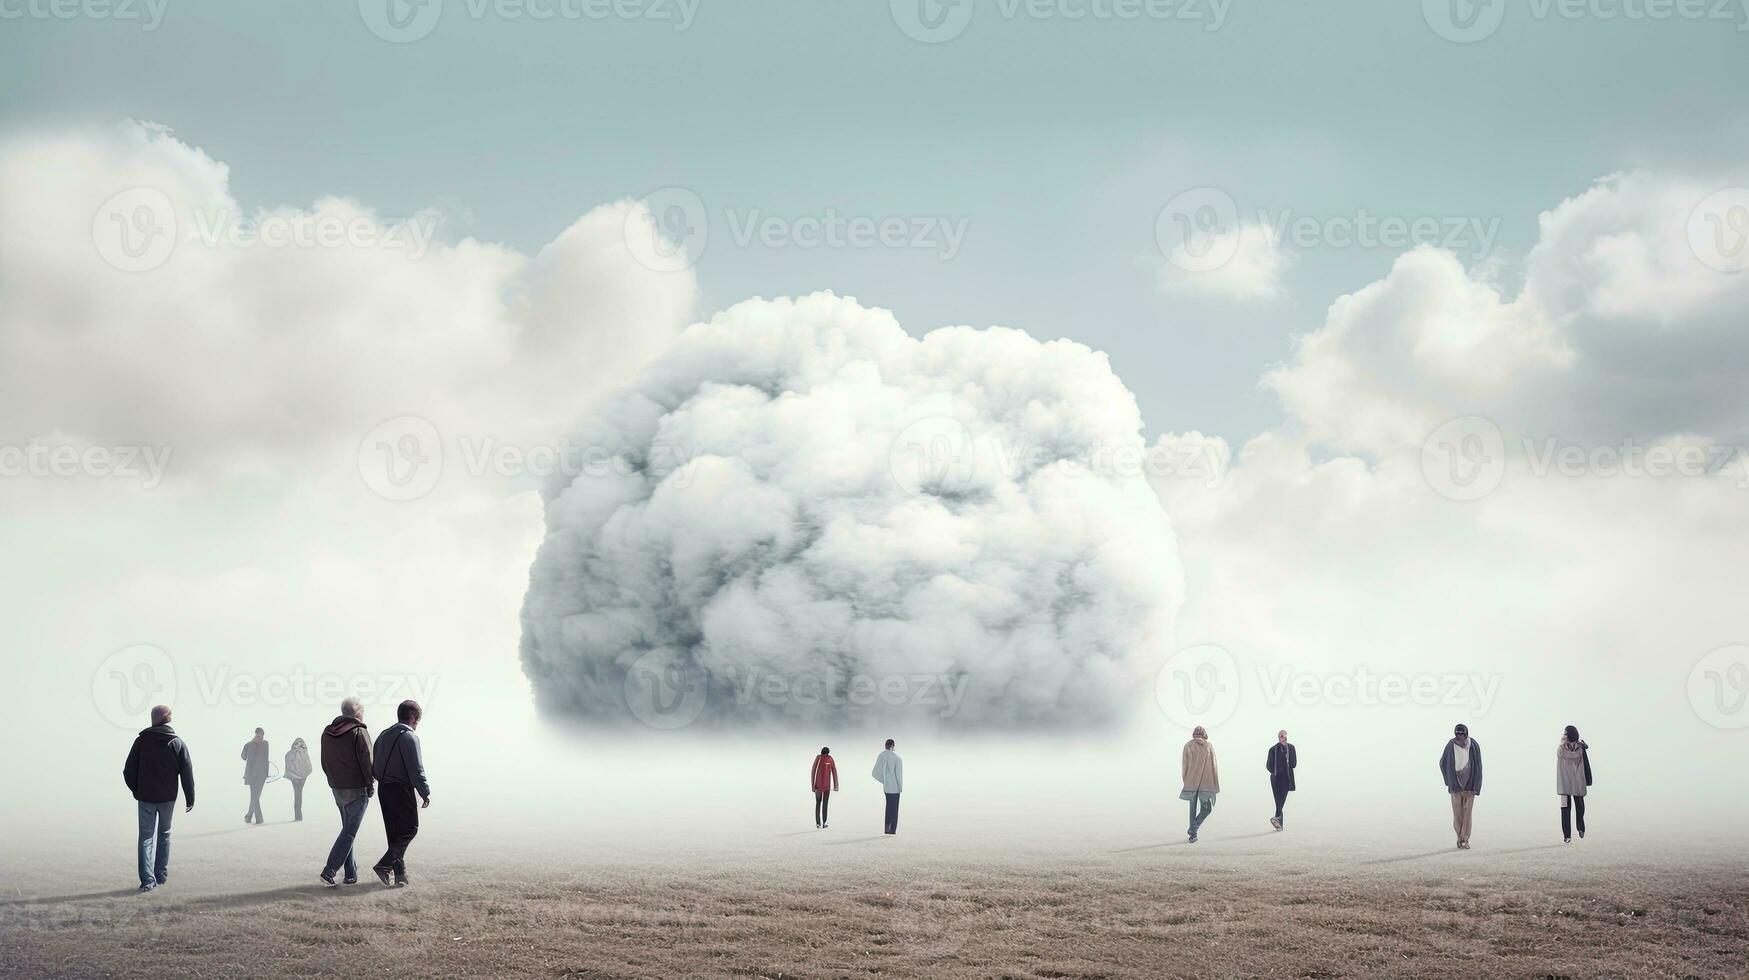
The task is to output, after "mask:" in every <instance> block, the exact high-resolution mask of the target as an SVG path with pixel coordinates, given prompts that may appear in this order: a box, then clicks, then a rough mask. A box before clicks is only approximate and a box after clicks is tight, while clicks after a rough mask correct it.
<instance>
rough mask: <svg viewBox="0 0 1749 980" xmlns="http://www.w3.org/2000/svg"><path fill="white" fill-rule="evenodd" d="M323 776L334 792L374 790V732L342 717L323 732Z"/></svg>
mask: <svg viewBox="0 0 1749 980" xmlns="http://www.w3.org/2000/svg"><path fill="white" fill-rule="evenodd" d="M322 774H323V775H324V776H327V777H328V786H329V787H330V788H331V789H370V788H371V775H370V729H368V728H366V727H364V722H362V721H359V720H358V719H357V718H348V717H346V716H345V715H341V716H340V717H338V718H335V719H334V721H333V722H332V723H331V724H329V725H328V727H327V728H324V729H322Z"/></svg>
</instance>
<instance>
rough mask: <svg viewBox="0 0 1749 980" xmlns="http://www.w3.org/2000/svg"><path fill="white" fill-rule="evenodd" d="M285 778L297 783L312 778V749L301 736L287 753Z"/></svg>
mask: <svg viewBox="0 0 1749 980" xmlns="http://www.w3.org/2000/svg"><path fill="white" fill-rule="evenodd" d="M285 778H287V779H289V780H291V781H292V782H295V783H301V782H303V781H304V780H306V779H308V778H310V750H309V747H308V746H306V745H305V744H304V740H303V739H301V738H300V739H298V740H297V741H295V742H293V743H292V747H291V748H290V749H288V750H287V751H286V753H285Z"/></svg>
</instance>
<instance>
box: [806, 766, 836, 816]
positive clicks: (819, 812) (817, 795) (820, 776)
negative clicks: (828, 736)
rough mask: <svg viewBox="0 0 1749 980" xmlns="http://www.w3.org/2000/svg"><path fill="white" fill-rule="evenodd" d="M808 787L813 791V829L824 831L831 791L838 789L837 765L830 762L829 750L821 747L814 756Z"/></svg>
mask: <svg viewBox="0 0 1749 980" xmlns="http://www.w3.org/2000/svg"><path fill="white" fill-rule="evenodd" d="M808 785H809V786H811V787H813V789H814V829H816V830H825V829H826V808H827V804H829V803H830V802H831V799H832V791H833V790H835V789H837V788H838V763H836V762H833V761H832V750H831V749H830V748H826V747H824V746H822V747H821V748H820V754H819V755H817V756H814V765H813V768H812V769H811V770H810V771H809V772H808Z"/></svg>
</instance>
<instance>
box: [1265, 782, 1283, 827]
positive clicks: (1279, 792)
mask: <svg viewBox="0 0 1749 980" xmlns="http://www.w3.org/2000/svg"><path fill="white" fill-rule="evenodd" d="M1269 788H1270V790H1271V791H1273V792H1274V793H1275V819H1277V820H1280V819H1281V808H1282V807H1284V806H1287V787H1286V786H1280V785H1277V784H1275V783H1270V784H1269Z"/></svg>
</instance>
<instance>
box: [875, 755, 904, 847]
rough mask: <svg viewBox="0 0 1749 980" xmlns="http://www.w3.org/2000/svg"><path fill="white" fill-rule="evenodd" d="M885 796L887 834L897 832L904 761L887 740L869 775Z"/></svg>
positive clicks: (902, 787) (902, 788)
mask: <svg viewBox="0 0 1749 980" xmlns="http://www.w3.org/2000/svg"><path fill="white" fill-rule="evenodd" d="M870 775H872V776H874V778H875V779H876V780H877V781H878V782H879V783H880V784H881V789H882V791H884V792H885V793H886V794H887V833H889V834H896V833H898V832H899V794H900V793H901V792H903V791H904V789H905V760H904V759H901V758H899V753H897V752H894V751H893V740H892V739H890V738H889V739H887V748H886V751H884V752H882V753H881V754H880V755H877V756H875V764H874V772H872V773H870Z"/></svg>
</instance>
